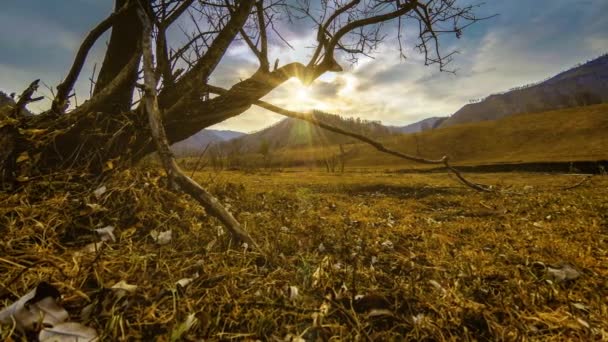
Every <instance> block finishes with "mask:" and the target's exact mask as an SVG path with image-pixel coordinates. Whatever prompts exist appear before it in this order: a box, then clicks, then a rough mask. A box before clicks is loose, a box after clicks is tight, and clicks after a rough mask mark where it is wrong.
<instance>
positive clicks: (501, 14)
mask: <svg viewBox="0 0 608 342" xmlns="http://www.w3.org/2000/svg"><path fill="white" fill-rule="evenodd" d="M462 1H463V2H467V3H476V2H473V0H462ZM313 2H314V1H313ZM2 7H3V9H2V11H1V12H0V90H2V91H4V92H6V93H11V92H17V93H20V92H21V91H22V90H23V89H24V88H25V87H27V85H28V84H29V83H30V82H31V81H32V80H34V79H37V78H40V79H41V80H42V82H44V84H45V86H43V87H41V89H40V92H41V94H42V95H45V96H47V97H48V98H49V99H50V98H52V92H51V90H50V89H49V88H53V87H55V86H56V85H57V84H59V83H60V81H61V79H62V78H63V77H64V76H65V74H66V73H67V70H68V69H69V67H70V65H71V63H72V60H73V57H74V55H75V52H76V50H77V49H78V47H79V45H80V42H81V41H82V39H83V38H84V36H85V35H86V33H87V32H88V31H89V30H90V29H91V28H93V27H94V26H95V24H96V23H98V22H99V21H100V20H102V19H103V18H105V17H106V16H107V15H108V14H110V13H111V11H112V1H111V0H54V1H49V0H4V1H3V6H2ZM606 13H608V0H534V1H530V0H486V1H485V3H484V4H482V5H481V7H479V9H478V10H477V14H478V15H479V16H487V15H493V14H497V16H496V17H493V18H491V19H488V20H485V21H481V22H478V23H476V24H474V25H472V26H471V27H469V28H467V29H466V30H465V31H464V35H463V36H462V37H461V38H460V39H456V38H453V37H448V38H447V39H445V40H442V44H441V46H442V51H443V52H444V53H449V52H452V51H458V53H457V54H456V55H455V57H454V61H453V62H452V64H451V65H450V69H453V70H454V71H455V73H447V72H441V71H440V70H439V68H438V67H437V66H436V65H435V66H433V65H431V66H425V65H424V58H423V56H421V55H420V54H418V53H417V52H416V51H415V50H414V49H413V44H414V43H415V41H414V40H408V35H407V33H406V37H405V40H404V44H405V46H406V50H405V52H406V56H407V58H406V59H403V58H401V57H400V55H399V51H398V49H397V46H398V44H397V42H396V40H395V38H394V37H392V36H391V35H389V37H387V39H386V40H385V41H384V43H382V44H380V45H379V47H378V49H377V50H376V51H375V52H374V53H373V55H372V56H373V59H372V58H367V57H365V58H360V59H359V61H358V62H357V63H354V64H352V63H349V62H348V61H344V60H339V62H340V63H341V65H342V66H343V67H344V71H343V72H340V73H328V74H325V75H323V76H322V77H321V78H320V79H318V80H317V81H315V82H314V83H313V84H312V85H310V86H308V87H307V86H304V85H302V84H301V83H300V82H299V81H298V80H297V79H292V80H290V81H288V82H287V83H285V84H283V85H281V86H280V87H278V88H277V89H275V90H274V91H273V92H271V93H270V94H269V95H267V96H266V97H265V98H264V100H267V101H268V102H271V103H273V104H276V105H279V106H283V107H286V108H288V109H292V110H301V111H308V110H313V109H318V110H323V111H326V112H331V113H335V114H340V115H343V116H346V117H361V118H363V119H367V120H380V121H382V122H383V123H385V124H388V125H397V126H403V125H407V124H410V123H413V122H416V121H419V120H421V119H424V118H427V117H431V116H447V115H450V114H452V113H454V112H456V111H457V110H458V109H459V108H460V107H462V106H463V105H465V104H466V103H468V102H469V100H471V99H477V98H482V97H485V96H487V95H489V94H491V93H495V92H500V91H504V90H507V89H509V88H512V87H516V86H521V85H525V84H528V83H532V82H536V81H540V80H543V79H545V78H547V77H550V76H552V75H555V74H557V73H559V72H560V71H563V70H566V69H568V68H570V67H572V66H574V65H575V64H578V63H580V62H585V61H587V60H589V59H592V58H595V57H597V56H599V55H601V54H604V53H606V52H608V16H607V15H606ZM188 25H189V23H186V22H184V23H182V26H183V27H185V28H186V29H188ZM281 25H283V26H282V27H280V29H281V30H282V31H281V32H282V33H283V34H284V36H285V37H286V38H287V39H288V40H289V42H290V44H291V45H292V46H293V49H292V48H289V47H287V46H286V45H285V44H282V43H281V42H280V41H279V40H278V39H271V42H270V43H271V44H270V60H271V64H272V61H274V60H275V59H276V58H278V59H279V61H280V65H282V64H284V63H288V62H291V61H300V62H304V63H306V62H307V57H310V55H311V49H310V48H309V47H310V46H311V45H312V44H313V42H314V33H313V31H312V29H310V28H309V27H308V26H306V25H304V23H303V24H301V25H299V24H296V25H294V24H289V23H284V24H281ZM169 39H171V40H172V41H173V42H174V44H176V45H178V44H179V43H180V42H183V41H184V37H182V36H181V34H180V32H179V30H177V28H175V29H174V30H173V31H172V32H171V34H170V37H169ZM107 40H108V35H106V36H104V37H103V38H102V39H101V41H100V42H98V43H97V44H96V46H95V48H94V49H93V51H92V53H91V55H90V56H89V58H88V60H87V64H86V65H85V68H84V70H83V73H82V74H81V77H80V79H79V81H78V83H77V85H76V94H77V100H78V101H79V102H82V101H84V100H85V99H86V98H87V97H88V96H89V90H90V81H89V78H90V76H91V74H92V72H93V69H94V67H95V65H97V66H100V65H101V61H102V60H103V52H104V47H105V44H106V42H107ZM256 68H257V64H256V59H255V57H254V56H253V55H252V54H251V52H250V51H249V50H248V49H247V47H246V46H244V45H243V44H241V43H235V44H233V45H232V46H231V47H230V49H229V50H228V51H227V52H226V55H225V57H224V59H223V60H222V62H221V63H220V65H219V66H218V68H217V70H216V71H215V73H214V74H213V76H212V78H211V80H210V82H211V83H212V84H216V85H219V86H223V87H229V86H230V85H231V84H234V83H235V82H238V81H239V79H245V78H247V77H248V76H250V75H251V74H252V73H253V72H254V71H255V69H256ZM97 69H98V67H97ZM47 86H48V88H47ZM49 103H50V102H49V100H45V101H41V102H39V103H35V104H32V105H30V109H31V110H33V111H34V112H39V111H42V110H44V109H46V108H48V106H49ZM281 118H282V117H281V116H279V115H276V114H273V113H270V112H267V111H265V110H263V109H260V108H255V107H252V108H251V109H250V110H248V111H247V112H245V113H244V114H242V115H240V116H238V117H235V118H232V119H229V120H227V121H225V122H222V123H220V124H218V125H216V126H214V127H212V128H215V129H231V130H238V131H242V132H252V131H256V130H260V129H262V128H264V127H266V126H268V125H270V124H273V123H275V122H277V121H278V120H280V119H281Z"/></svg>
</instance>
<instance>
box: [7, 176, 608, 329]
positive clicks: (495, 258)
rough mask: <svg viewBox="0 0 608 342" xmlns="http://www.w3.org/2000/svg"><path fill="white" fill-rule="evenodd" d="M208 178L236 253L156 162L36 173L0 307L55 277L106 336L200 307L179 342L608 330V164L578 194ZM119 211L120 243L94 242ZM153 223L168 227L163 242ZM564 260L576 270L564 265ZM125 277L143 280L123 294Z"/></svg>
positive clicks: (497, 179)
mask: <svg viewBox="0 0 608 342" xmlns="http://www.w3.org/2000/svg"><path fill="white" fill-rule="evenodd" d="M196 178H197V179H198V180H199V181H201V183H202V184H208V186H210V187H211V189H212V191H213V192H214V193H215V194H216V195H217V196H218V197H219V198H220V199H221V200H222V201H223V202H224V203H227V204H228V205H229V207H230V210H231V211H233V212H234V213H235V215H236V217H237V218H238V219H239V220H240V221H241V222H243V223H244V225H245V226H246V227H247V229H248V230H249V231H250V232H251V233H252V235H253V237H254V238H255V239H256V241H257V242H258V244H259V248H258V249H257V250H255V251H252V250H245V249H243V248H236V249H232V250H227V249H226V247H227V243H228V241H227V240H226V239H227V237H226V235H225V234H221V231H220V230H218V229H217V222H215V221H214V220H212V219H210V218H208V217H206V216H205V214H204V213H203V212H202V211H201V210H200V209H199V207H198V206H197V205H195V204H194V203H193V202H191V201H189V200H188V198H186V197H184V196H181V195H174V194H173V193H171V192H168V191H166V190H163V189H164V187H165V184H164V181H163V178H159V174H158V172H157V171H155V170H148V171H145V172H144V171H130V172H123V173H121V174H119V175H117V176H116V177H114V178H113V179H112V180H110V181H107V182H106V183H105V185H106V186H107V192H106V193H105V194H104V195H102V196H101V197H99V198H97V197H95V196H94V195H93V194H92V191H93V190H95V188H96V187H97V186H98V185H99V184H89V185H84V184H75V183H74V184H73V185H72V186H71V188H70V187H66V186H65V185H62V186H63V190H58V186H59V185H58V184H56V183H47V184H41V183H39V184H31V185H30V187H29V188H28V193H29V196H28V197H27V198H24V197H17V196H11V195H7V194H2V197H1V198H0V217H2V219H0V220H1V221H0V223H1V224H2V226H1V228H0V233H1V234H2V235H3V239H2V241H1V242H0V250H1V253H0V256H1V257H0V285H2V287H0V291H1V292H2V295H1V296H0V307H4V306H6V305H8V304H10V303H11V302H12V301H13V300H15V299H16V298H17V297H19V296H21V295H23V294H24V293H26V292H28V291H29V290H30V289H32V288H33V287H35V286H36V285H37V283H38V282H40V281H42V280H45V281H48V282H49V283H51V284H53V285H54V286H56V287H57V288H58V289H59V290H60V292H61V293H62V294H63V296H64V297H63V304H64V306H65V307H66V308H67V309H68V311H69V312H70V315H71V317H72V319H73V320H76V321H80V322H83V323H85V324H87V325H90V326H92V327H94V328H95V329H96V330H97V331H98V332H99V333H100V334H101V335H102V338H103V340H134V339H135V340H140V339H143V340H153V339H154V338H159V339H160V340H170V339H172V337H173V338H177V336H178V335H180V324H182V323H183V322H184V321H185V320H186V319H187V317H188V315H193V316H192V317H195V318H196V319H195V324H194V326H193V327H192V328H191V329H189V330H188V331H187V332H185V333H184V334H183V335H182V336H181V338H182V339H184V340H197V339H200V338H205V339H210V340H227V339H239V340H255V339H260V340H284V339H285V338H286V337H288V336H290V337H291V338H293V337H294V336H302V337H303V338H305V339H306V340H328V339H331V338H334V339H336V338H337V339H342V340H352V339H357V338H358V339H364V340H365V339H370V340H390V339H401V338H403V339H405V340H473V339H476V340H521V339H527V340H580V341H588V340H605V339H608V323H607V322H608V306H607V303H608V280H607V279H608V266H607V265H608V248H607V247H606V246H607V243H608V216H607V215H606V213H607V212H608V178H606V177H605V176H604V177H602V176H596V177H594V178H593V179H591V180H590V181H588V182H586V183H584V184H583V185H581V186H579V187H577V188H575V189H572V190H561V189H562V188H563V187H565V186H568V185H571V184H575V183H577V182H578V180H579V178H577V177H576V176H567V175H542V174H521V173H510V174H476V175H475V176H474V178H475V181H479V182H483V183H490V184H497V185H500V186H501V188H503V189H509V190H510V191H511V192H510V193H505V194H485V193H484V194H481V193H476V192H473V191H471V190H468V189H467V188H464V187H461V186H460V185H458V184H457V183H456V182H455V180H453V179H450V178H449V177H448V176H446V175H445V174H430V175H429V174H412V175H399V174H393V173H384V172H366V173H346V174H341V175H335V174H326V173H314V172H284V173H274V174H272V175H267V174H248V175H246V174H242V173H238V172H222V173H218V174H215V173H198V174H197V175H196ZM54 188H56V189H54ZM96 204H97V205H98V206H96ZM108 224H111V225H114V226H115V227H116V232H115V234H116V236H117V241H116V242H114V243H107V244H105V245H104V247H103V248H101V249H100V250H99V251H98V252H96V253H83V252H82V248H83V246H84V245H86V244H87V243H89V242H92V241H95V239H96V236H95V234H94V233H93V232H92V229H93V228H97V227H99V226H104V225H108ZM152 229H157V230H168V229H171V230H172V231H173V240H172V241H171V242H170V243H169V244H168V245H164V246H159V245H157V244H156V243H154V241H153V239H152V238H151V237H150V235H149V233H150V231H151V230H152ZM565 264H568V265H570V266H571V267H574V268H576V269H577V270H578V272H580V277H579V278H578V279H574V280H569V281H563V282H559V281H558V280H557V279H556V278H555V277H554V276H551V272H549V271H550V270H551V269H550V267H553V268H554V269H557V270H560V268H561V267H563V265H565ZM197 273H198V275H199V276H198V277H197V278H196V279H194V281H193V282H192V283H191V284H189V285H188V286H186V287H185V288H181V287H178V286H177V285H176V284H175V283H176V281H178V280H180V279H183V278H193V277H195V275H196V274H197ZM122 280H124V281H126V282H127V283H129V284H133V285H137V286H138V288H137V290H136V291H135V292H133V293H128V294H126V295H124V296H122V297H116V296H115V295H113V294H112V291H111V290H109V288H110V287H111V286H112V285H114V284H116V283H118V282H119V281H122ZM296 289H297V294H296ZM355 296H356V297H355ZM91 304H92V305H91ZM87 306H88V309H87V310H89V311H87V310H84V311H85V313H84V314H83V309H84V308H85V307H87ZM324 310H326V311H324ZM320 316H322V317H320ZM313 317H316V321H315V318H313ZM315 322H316V323H315ZM1 329H2V330H1V331H2V333H1V336H2V338H8V334H9V327H6V326H3V327H2V328H1ZM13 337H16V336H13Z"/></svg>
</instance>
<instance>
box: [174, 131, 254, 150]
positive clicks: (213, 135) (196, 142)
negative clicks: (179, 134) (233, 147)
mask: <svg viewBox="0 0 608 342" xmlns="http://www.w3.org/2000/svg"><path fill="white" fill-rule="evenodd" d="M243 135H245V133H242V132H237V131H229V130H213V129H203V130H201V131H200V132H198V133H196V134H195V135H193V136H191V137H189V138H187V139H184V140H182V141H179V142H176V143H175V144H173V145H171V151H173V153H174V154H175V155H177V156H178V157H186V156H193V155H198V154H200V153H201V152H202V151H203V150H204V149H205V147H206V146H207V145H209V144H218V143H221V142H226V141H230V140H232V139H236V138H238V137H241V136H243Z"/></svg>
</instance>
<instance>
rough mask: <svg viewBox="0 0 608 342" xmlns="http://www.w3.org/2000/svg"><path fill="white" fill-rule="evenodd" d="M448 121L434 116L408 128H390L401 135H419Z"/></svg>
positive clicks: (407, 126)
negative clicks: (418, 133)
mask: <svg viewBox="0 0 608 342" xmlns="http://www.w3.org/2000/svg"><path fill="white" fill-rule="evenodd" d="M446 119H447V118H446V117H437V116H434V117H430V118H426V119H423V120H420V121H418V122H414V123H412V124H409V125H406V126H390V128H391V129H394V131H395V132H399V133H417V132H422V131H427V130H429V129H434V128H437V127H438V126H439V125H440V124H441V123H442V122H443V121H444V120H446Z"/></svg>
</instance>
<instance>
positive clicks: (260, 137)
mask: <svg viewBox="0 0 608 342" xmlns="http://www.w3.org/2000/svg"><path fill="white" fill-rule="evenodd" d="M313 115H314V116H315V117H316V118H317V119H318V120H320V121H322V122H324V123H328V124H331V125H334V126H337V127H340V128H343V129H347V130H349V131H352V132H356V133H359V134H363V135H366V136H369V137H383V136H388V135H391V134H394V133H396V132H395V131H394V130H393V129H392V128H391V127H387V126H384V125H382V124H381V123H380V122H378V121H368V120H362V119H360V118H344V117H341V116H339V115H336V114H329V113H324V112H321V111H314V112H313ZM355 141H356V140H355V139H353V138H349V137H346V136H344V135H341V134H337V133H333V132H330V131H327V130H325V129H323V128H320V127H318V126H315V125H313V124H310V123H308V122H306V121H303V120H298V119H294V118H285V119H283V120H281V121H279V122H277V123H275V124H274V125H272V126H270V127H267V128H265V129H263V130H261V131H258V132H255V133H251V134H247V135H244V136H242V137H239V138H236V139H233V140H231V141H229V142H225V143H222V144H221V145H222V146H223V147H225V148H227V149H228V150H238V151H241V152H243V153H251V152H253V153H257V151H258V150H259V149H260V146H262V144H265V145H266V144H267V145H268V146H269V147H270V148H271V149H273V150H277V149H280V148H285V147H302V146H322V145H335V144H347V143H351V142H355Z"/></svg>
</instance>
